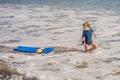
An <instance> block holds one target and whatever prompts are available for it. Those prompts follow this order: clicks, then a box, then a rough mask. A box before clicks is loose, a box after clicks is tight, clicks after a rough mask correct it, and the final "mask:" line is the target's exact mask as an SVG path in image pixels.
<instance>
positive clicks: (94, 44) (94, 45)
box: [90, 42, 98, 51]
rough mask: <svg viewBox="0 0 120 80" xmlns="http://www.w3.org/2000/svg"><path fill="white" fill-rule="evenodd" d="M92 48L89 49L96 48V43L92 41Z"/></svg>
mask: <svg viewBox="0 0 120 80" xmlns="http://www.w3.org/2000/svg"><path fill="white" fill-rule="evenodd" d="M91 45H92V48H91V49H90V51H93V50H96V49H97V48H98V46H97V44H96V43H95V42H92V44H91Z"/></svg>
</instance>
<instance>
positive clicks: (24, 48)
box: [13, 46, 54, 53]
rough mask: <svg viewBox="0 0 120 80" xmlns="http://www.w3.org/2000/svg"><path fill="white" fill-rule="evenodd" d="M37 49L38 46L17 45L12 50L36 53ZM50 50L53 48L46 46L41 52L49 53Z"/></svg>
mask: <svg viewBox="0 0 120 80" xmlns="http://www.w3.org/2000/svg"><path fill="white" fill-rule="evenodd" d="M38 49H40V47H30V46H18V47H17V48H14V49H13V50H14V51H21V52H28V53H37V51H38ZM52 51H54V48H51V47H46V48H44V49H42V52H41V53H50V52H52Z"/></svg>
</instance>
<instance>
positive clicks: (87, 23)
mask: <svg viewBox="0 0 120 80" xmlns="http://www.w3.org/2000/svg"><path fill="white" fill-rule="evenodd" d="M83 26H87V27H88V28H91V27H90V23H89V22H88V21H85V22H84V23H83Z"/></svg>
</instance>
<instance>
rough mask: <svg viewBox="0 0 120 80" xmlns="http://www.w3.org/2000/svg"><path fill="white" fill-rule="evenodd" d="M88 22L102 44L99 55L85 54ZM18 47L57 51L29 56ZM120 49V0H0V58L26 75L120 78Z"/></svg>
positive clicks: (59, 79) (47, 79) (52, 79)
mask: <svg viewBox="0 0 120 80" xmlns="http://www.w3.org/2000/svg"><path fill="white" fill-rule="evenodd" d="M85 21H89V22H90V24H91V27H92V28H93V30H94V31H95V32H96V34H97V36H98V38H97V39H95V38H93V41H95V42H96V43H97V44H98V45H99V48H98V51H97V52H95V53H94V54H85V53H84V52H83V50H84V46H83V45H81V35H82V31H83V26H82V25H83V23H84V22H85ZM18 45H29V46H40V47H50V46H52V47H55V48H57V50H58V51H56V52H55V54H53V55H49V54H48V55H31V54H30V55H29V54H27V53H19V52H14V51H13V50H12V49H13V48H15V47H17V46H18ZM119 48H120V0H0V59H3V60H5V61H7V63H9V64H10V65H12V66H14V67H16V68H17V70H18V71H19V72H21V73H23V74H25V76H29V77H37V78H38V80H120V64H119V63H120V57H119V56H120V54H119V53H120V49H119ZM58 52H59V53H60V54H58ZM58 73H59V74H58ZM83 76H87V77H83ZM15 80H16V79H15Z"/></svg>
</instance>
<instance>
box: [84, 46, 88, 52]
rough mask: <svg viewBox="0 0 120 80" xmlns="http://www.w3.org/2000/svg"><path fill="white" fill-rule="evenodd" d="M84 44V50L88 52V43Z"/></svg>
mask: <svg viewBox="0 0 120 80" xmlns="http://www.w3.org/2000/svg"><path fill="white" fill-rule="evenodd" d="M84 46H85V52H88V45H87V44H84Z"/></svg>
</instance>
